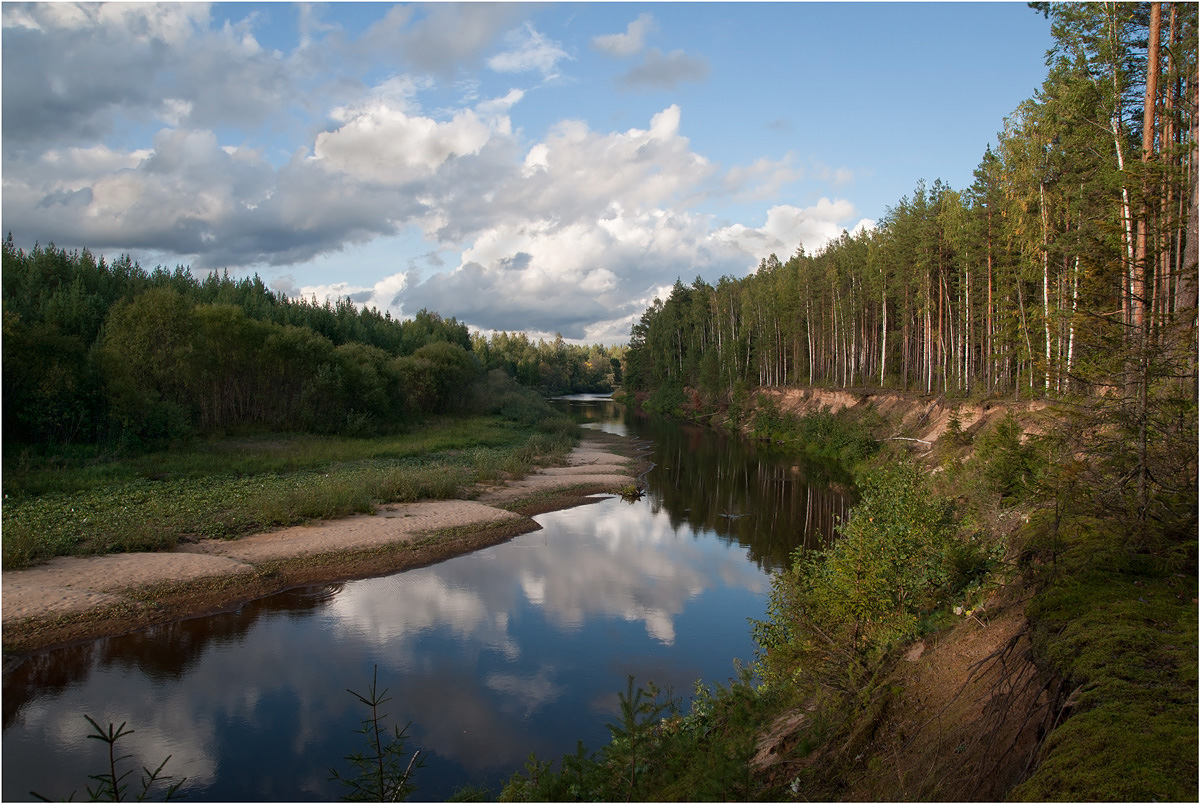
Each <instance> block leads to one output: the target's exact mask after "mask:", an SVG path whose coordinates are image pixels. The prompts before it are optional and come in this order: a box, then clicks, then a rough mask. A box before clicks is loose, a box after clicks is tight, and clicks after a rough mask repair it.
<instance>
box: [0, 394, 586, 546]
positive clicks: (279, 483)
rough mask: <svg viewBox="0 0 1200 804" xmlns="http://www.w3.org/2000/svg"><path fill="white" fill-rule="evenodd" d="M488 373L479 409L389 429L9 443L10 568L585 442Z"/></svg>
mask: <svg viewBox="0 0 1200 804" xmlns="http://www.w3.org/2000/svg"><path fill="white" fill-rule="evenodd" d="M486 382H487V383H488V384H489V386H488V388H487V389H486V391H487V392H486V393H482V394H480V399H481V400H486V401H481V402H480V403H479V404H478V406H477V407H476V409H475V412H474V413H464V414H458V415H443V416H440V417H435V418H431V419H429V420H427V421H426V422H424V423H423V424H422V425H421V426H420V427H414V428H412V429H411V430H409V431H408V432H400V433H395V434H392V435H387V436H380V437H376V438H369V439H368V438H349V437H345V436H322V435H314V434H289V435H271V434H261V435H254V436H246V437H236V438H231V437H224V438H211V439H207V440H194V441H192V442H190V443H184V444H177V445H175V446H173V447H172V448H170V449H166V450H160V451H155V452H149V453H142V454H132V455H128V456H126V457H120V458H115V457H111V456H105V455H103V454H98V453H97V451H96V450H94V449H93V450H88V449H84V448H80V447H77V448H74V449H62V450H58V451H53V452H35V451H33V450H27V451H24V452H18V453H16V454H12V455H7V456H6V465H5V467H4V497H5V499H4V506H3V510H2V516H3V528H4V540H3V551H4V568H5V569H15V568H20V567H25V566H29V565H30V564H32V563H34V562H37V561H40V560H44V559H47V558H51V557H53V556H58V555H97V554H103V553H110V552H131V551H138V550H164V549H170V548H171V547H173V546H174V545H176V544H177V543H179V542H180V541H194V540H196V539H201V538H236V537H238V536H243V535H246V534H249V533H255V532H260V531H263V530H268V529H271V528H275V527H282V526H286V525H291V524H297V523H301V522H304V521H306V520H310V519H333V518H337V517H341V516H347V515H349V514H354V513H370V512H373V511H374V509H375V507H376V506H378V505H383V504H387V503H395V502H412V501H416V500H423V499H447V498H454V497H458V496H460V495H463V494H464V493H469V491H468V490H469V489H471V488H472V487H473V486H476V485H477V484H482V483H490V482H494V481H496V480H498V479H500V478H502V477H520V476H523V475H524V474H526V473H528V472H529V471H531V470H532V469H533V468H535V467H536V466H538V465H539V464H541V463H543V462H545V461H547V460H551V459H554V458H556V457H561V456H562V455H564V454H565V453H566V452H568V451H570V449H571V448H572V447H573V446H574V445H575V443H577V441H578V428H577V425H576V424H575V423H574V422H573V421H571V420H570V419H569V418H568V417H566V416H563V415H560V414H558V413H557V412H556V411H555V410H554V409H553V408H552V407H551V406H550V405H549V404H548V403H546V402H545V401H544V400H542V399H541V398H540V397H538V396H537V395H536V394H534V393H533V392H531V391H527V390H525V389H522V388H520V387H518V386H517V385H516V384H515V383H514V382H512V381H511V380H509V379H508V378H506V377H504V376H503V375H502V374H494V375H489V377H488V378H487V379H486Z"/></svg>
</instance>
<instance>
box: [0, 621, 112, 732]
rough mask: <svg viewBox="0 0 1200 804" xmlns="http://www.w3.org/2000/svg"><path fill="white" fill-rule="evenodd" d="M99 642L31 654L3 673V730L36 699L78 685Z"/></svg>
mask: <svg viewBox="0 0 1200 804" xmlns="http://www.w3.org/2000/svg"><path fill="white" fill-rule="evenodd" d="M99 644H100V643H99V642H85V643H82V644H79V645H68V646H67V647H65V648H59V649H58V650H55V651H47V652H45V653H35V654H33V655H32V656H27V657H25V658H24V659H23V660H22V661H21V662H20V664H18V665H16V666H15V667H13V668H11V669H9V668H7V667H6V668H5V670H4V728H8V727H9V726H11V725H12V724H13V723H15V722H16V720H17V717H18V716H19V715H20V714H21V709H22V708H24V706H25V705H26V704H27V703H29V702H30V701H31V700H33V699H34V698H35V697H37V698H46V697H54V696H55V695H57V694H59V693H61V692H64V691H66V690H68V689H70V688H71V687H73V686H75V685H76V684H79V683H82V682H83V681H84V680H85V679H86V678H87V675H88V673H89V672H91V669H92V658H93V657H94V656H95V655H96V649H97V647H98V646H99Z"/></svg>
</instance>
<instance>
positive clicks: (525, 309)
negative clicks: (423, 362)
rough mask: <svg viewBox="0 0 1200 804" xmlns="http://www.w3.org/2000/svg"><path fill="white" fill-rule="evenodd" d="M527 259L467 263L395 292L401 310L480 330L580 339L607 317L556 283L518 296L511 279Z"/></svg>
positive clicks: (598, 307) (590, 302)
mask: <svg viewBox="0 0 1200 804" xmlns="http://www.w3.org/2000/svg"><path fill="white" fill-rule="evenodd" d="M528 262H529V255H528V254H525V255H516V256H515V259H514V260H513V262H512V263H511V264H510V265H509V266H506V267H507V268H508V269H509V270H503V269H502V270H499V271H488V270H485V269H484V267H483V266H482V265H479V264H478V263H467V264H466V265H464V266H462V267H461V268H459V269H458V270H457V271H454V272H452V273H448V274H435V275H434V276H431V277H430V278H429V279H427V280H425V281H424V282H421V283H419V284H416V285H415V286H411V287H408V288H406V289H405V290H404V291H403V293H402V294H401V298H402V300H403V302H404V309H405V310H419V309H421V308H427V309H430V310H437V311H438V312H440V313H441V314H442V315H444V316H454V317H455V318H457V319H459V320H460V321H466V322H469V323H470V324H472V325H474V326H476V327H480V328H482V329H494V330H510V331H511V330H535V331H539V332H561V333H562V334H563V337H565V338H576V339H582V338H583V337H584V332H585V328H586V327H587V325H588V324H590V323H592V322H593V321H596V320H598V319H602V318H607V317H608V316H609V315H610V313H609V311H608V309H607V308H606V307H605V306H604V305H603V304H601V303H600V302H598V301H596V300H595V299H593V298H588V297H587V295H586V294H584V293H581V292H580V291H578V290H577V289H574V288H572V287H570V286H566V285H560V286H558V287H557V288H556V289H555V290H554V291H552V292H550V293H547V294H545V295H541V296H537V297H534V296H531V295H529V294H526V293H522V292H521V290H520V283H519V282H518V281H516V278H515V277H513V276H511V274H512V269H514V268H516V267H517V264H520V265H527V264H528Z"/></svg>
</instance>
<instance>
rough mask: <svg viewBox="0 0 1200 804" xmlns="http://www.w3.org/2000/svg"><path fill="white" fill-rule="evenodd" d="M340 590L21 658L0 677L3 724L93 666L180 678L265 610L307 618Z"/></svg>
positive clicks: (268, 601)
mask: <svg viewBox="0 0 1200 804" xmlns="http://www.w3.org/2000/svg"><path fill="white" fill-rule="evenodd" d="M341 589H342V584H326V585H323V586H309V587H303V588H299V589H292V590H289V591H287V592H280V593H279V594H275V595H270V596H268V597H264V598H260V599H259V600H253V601H250V602H249V603H246V604H244V605H242V606H239V607H238V608H237V609H235V610H233V611H227V612H222V613H220V614H214V615H210V616H205V617H194V618H192V619H188V620H179V621H176V622H172V623H165V624H163V625H157V626H154V627H152V628H147V629H144V630H141V631H135V632H134V633H132V634H126V635H124V636H119V637H110V638H107V639H99V640H96V641H94V642H86V643H83V644H79V645H70V646H67V647H64V648H57V649H55V650H51V651H46V652H45V653H39V654H35V655H33V656H29V657H27V658H26V659H25V660H24V661H22V662H21V663H20V664H19V665H17V666H16V667H14V668H13V669H12V670H11V671H9V672H6V673H5V674H4V726H5V728H7V727H8V726H10V725H11V724H12V723H14V722H15V721H16V718H17V717H18V716H19V714H20V711H21V708H22V707H23V706H25V704H27V703H28V702H29V701H30V700H32V699H33V698H34V697H38V698H43V697H44V696H45V695H47V693H49V694H54V693H56V692H63V691H66V690H68V689H70V688H71V687H73V686H75V685H76V684H80V683H83V682H84V681H85V680H86V679H87V677H88V675H89V674H90V673H91V671H92V667H93V666H101V667H111V666H118V667H127V668H131V669H137V670H140V671H141V672H143V673H145V674H146V676H147V677H149V678H150V679H154V680H163V681H169V680H178V679H181V678H182V677H183V676H184V674H185V673H186V672H187V671H188V669H189V668H191V667H192V665H194V664H195V663H196V662H197V661H198V660H199V659H200V657H201V656H203V655H204V652H205V651H206V650H207V649H208V648H209V647H210V646H220V645H230V644H235V643H238V642H241V641H242V640H243V639H244V638H245V635H246V633H247V632H248V631H249V630H250V627H251V626H253V625H254V623H255V622H257V621H258V620H259V619H260V618H261V617H263V616H264V615H266V614H268V613H271V612H282V613H284V614H285V615H286V616H287V617H289V618H303V617H308V616H310V615H311V614H312V613H313V612H314V611H315V610H316V609H317V608H318V607H319V606H320V605H321V604H322V603H324V602H325V601H327V600H329V599H330V598H331V597H333V596H334V595H335V594H337V593H338V592H339V591H341Z"/></svg>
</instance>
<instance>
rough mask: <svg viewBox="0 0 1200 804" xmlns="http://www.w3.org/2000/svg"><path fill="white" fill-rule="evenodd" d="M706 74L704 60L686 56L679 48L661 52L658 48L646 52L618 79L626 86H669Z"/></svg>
mask: <svg viewBox="0 0 1200 804" xmlns="http://www.w3.org/2000/svg"><path fill="white" fill-rule="evenodd" d="M707 77H708V62H706V61H705V60H704V59H700V58H696V57H694V56H689V55H687V54H686V53H684V52H683V51H682V50H672V51H671V52H670V53H665V54H664V53H663V52H662V51H661V50H659V49H658V48H656V47H654V48H650V49H649V50H647V51H646V57H645V58H644V59H643V60H642V63H641V64H639V65H637V66H636V67H634V68H633V69H632V70H630V71H629V72H627V73H625V75H623V76H621V77H620V78H619V79H618V83H619V84H620V85H621V86H623V87H627V88H629V89H643V88H644V89H672V88H674V87H675V86H677V85H678V84H681V83H683V82H684V81H703V80H704V79H705V78H707Z"/></svg>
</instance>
